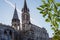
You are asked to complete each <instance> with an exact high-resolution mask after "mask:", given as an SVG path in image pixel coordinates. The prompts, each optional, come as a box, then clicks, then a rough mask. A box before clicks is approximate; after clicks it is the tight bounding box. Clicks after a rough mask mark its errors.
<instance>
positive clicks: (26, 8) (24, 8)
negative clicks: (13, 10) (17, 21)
mask: <svg viewBox="0 0 60 40" xmlns="http://www.w3.org/2000/svg"><path fill="white" fill-rule="evenodd" d="M22 11H24V12H27V11H29V9H28V7H27V3H26V0H24V7H23V9H22Z"/></svg>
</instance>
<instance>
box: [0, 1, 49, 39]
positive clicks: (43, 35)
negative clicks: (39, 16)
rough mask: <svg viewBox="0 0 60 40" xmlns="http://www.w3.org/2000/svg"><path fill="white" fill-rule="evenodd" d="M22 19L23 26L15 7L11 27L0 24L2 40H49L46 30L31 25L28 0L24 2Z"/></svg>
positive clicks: (0, 37)
mask: <svg viewBox="0 0 60 40" xmlns="http://www.w3.org/2000/svg"><path fill="white" fill-rule="evenodd" d="M21 18H22V24H21V23H20V19H19V17H18V13H17V9H16V7H15V10H14V15H13V18H12V21H11V26H9V25H4V24H1V23H0V40H49V35H48V33H47V30H46V29H45V28H40V27H38V26H36V25H34V24H32V23H31V21H30V14H29V8H28V7H27V2H26V0H24V6H23V8H22V14H21Z"/></svg>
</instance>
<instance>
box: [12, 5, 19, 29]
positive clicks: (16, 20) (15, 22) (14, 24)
mask: <svg viewBox="0 0 60 40" xmlns="http://www.w3.org/2000/svg"><path fill="white" fill-rule="evenodd" d="M12 27H13V28H14V29H16V30H20V20H19V17H18V14H17V9H16V6H15V10H14V15H13V18H12Z"/></svg>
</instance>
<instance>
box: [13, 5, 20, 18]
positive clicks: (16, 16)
mask: <svg viewBox="0 0 60 40" xmlns="http://www.w3.org/2000/svg"><path fill="white" fill-rule="evenodd" d="M13 19H19V18H18V14H17V9H16V5H15V10H14V15H13Z"/></svg>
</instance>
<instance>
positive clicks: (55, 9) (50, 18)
mask: <svg viewBox="0 0 60 40" xmlns="http://www.w3.org/2000/svg"><path fill="white" fill-rule="evenodd" d="M42 2H43V4H42V5H41V6H40V7H38V8H37V9H38V10H39V11H40V13H41V14H42V15H43V17H44V18H46V19H45V21H46V22H49V23H50V24H51V27H52V30H53V31H54V34H53V35H54V36H53V40H60V29H59V28H60V3H58V2H55V0H42Z"/></svg>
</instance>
